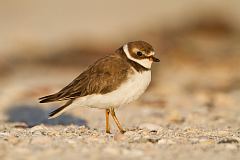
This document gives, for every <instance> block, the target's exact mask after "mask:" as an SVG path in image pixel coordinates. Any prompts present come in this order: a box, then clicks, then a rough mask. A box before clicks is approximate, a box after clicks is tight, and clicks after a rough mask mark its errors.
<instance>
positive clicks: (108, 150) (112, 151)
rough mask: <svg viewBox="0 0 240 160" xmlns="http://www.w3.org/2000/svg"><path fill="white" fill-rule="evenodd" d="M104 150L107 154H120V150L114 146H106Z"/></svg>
mask: <svg viewBox="0 0 240 160" xmlns="http://www.w3.org/2000/svg"><path fill="white" fill-rule="evenodd" d="M103 152H105V153H106V154H110V155H119V154H120V151H119V150H118V149H116V148H113V147H106V148H104V150H103Z"/></svg>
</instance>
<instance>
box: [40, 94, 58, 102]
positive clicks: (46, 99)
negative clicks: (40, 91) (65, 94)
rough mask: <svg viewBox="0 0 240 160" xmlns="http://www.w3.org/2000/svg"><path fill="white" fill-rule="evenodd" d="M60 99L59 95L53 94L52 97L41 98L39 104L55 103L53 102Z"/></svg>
mask: <svg viewBox="0 0 240 160" xmlns="http://www.w3.org/2000/svg"><path fill="white" fill-rule="evenodd" d="M58 99H59V98H58V94H51V95H48V96H44V97H41V98H39V100H40V101H39V103H48V102H53V101H57V100H58Z"/></svg>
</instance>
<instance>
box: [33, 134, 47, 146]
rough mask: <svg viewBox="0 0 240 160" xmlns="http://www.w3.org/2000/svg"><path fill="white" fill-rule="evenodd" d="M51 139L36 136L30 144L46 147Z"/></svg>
mask: <svg viewBox="0 0 240 160" xmlns="http://www.w3.org/2000/svg"><path fill="white" fill-rule="evenodd" d="M51 141H52V139H51V138H50V137H46V136H37V137H34V138H32V141H31V143H32V144H37V145H44V144H45V145H46V144H49V142H51Z"/></svg>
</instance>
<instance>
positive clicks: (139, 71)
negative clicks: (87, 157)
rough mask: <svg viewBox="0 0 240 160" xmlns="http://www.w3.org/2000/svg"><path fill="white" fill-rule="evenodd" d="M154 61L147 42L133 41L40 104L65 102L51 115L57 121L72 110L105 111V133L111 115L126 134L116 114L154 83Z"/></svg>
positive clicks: (153, 55) (42, 99)
mask: <svg viewBox="0 0 240 160" xmlns="http://www.w3.org/2000/svg"><path fill="white" fill-rule="evenodd" d="M153 62H160V60H159V59H158V58H156V57H155V51H154V49H153V47H152V46H151V45H150V44H149V43H147V42H145V41H132V42H128V43H126V44H124V45H122V46H121V47H120V48H118V49H117V50H116V51H115V52H114V53H112V54H109V55H107V56H105V57H103V58H100V59H98V60H97V61H96V62H95V63H93V64H92V65H90V66H89V67H88V68H87V69H86V70H85V71H83V72H82V73H81V74H80V75H79V76H78V77H77V78H75V79H74V80H73V81H72V82H71V83H69V84H68V85H67V86H65V87H64V88H63V89H61V90H60V91H59V92H57V93H54V94H51V95H47V96H44V97H41V98H39V102H40V103H48V102H54V101H65V104H64V105H62V106H61V107H59V108H57V109H56V110H54V111H52V112H51V113H49V119H52V118H56V117H58V116H60V115H61V114H62V113H64V112H65V111H67V110H68V109H70V108H74V107H91V108H100V109H104V110H105V116H106V117H105V118H106V128H105V132H106V133H111V132H110V125H109V115H111V116H112V118H113V120H114V122H115V123H116V125H117V127H118V129H119V131H120V133H125V130H124V129H123V127H122V126H121V124H120V122H119V120H118V118H117V116H116V114H115V110H116V109H118V108H119V107H121V106H123V105H126V104H128V103H130V102H132V101H134V100H136V99H138V98H139V97H140V96H141V95H142V94H143V93H144V92H145V90H146V89H147V87H148V86H149V84H150V82H151V68H152V63H153Z"/></svg>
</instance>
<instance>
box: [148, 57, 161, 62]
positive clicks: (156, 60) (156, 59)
mask: <svg viewBox="0 0 240 160" xmlns="http://www.w3.org/2000/svg"><path fill="white" fill-rule="evenodd" d="M150 60H151V61H153V62H160V59H158V58H156V57H154V56H151V57H150Z"/></svg>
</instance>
